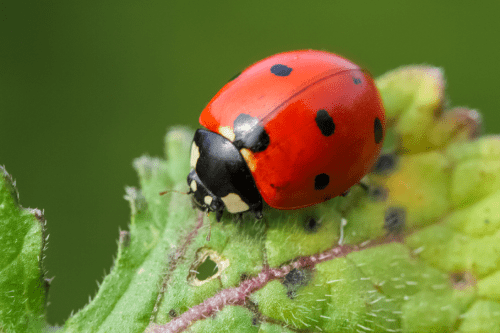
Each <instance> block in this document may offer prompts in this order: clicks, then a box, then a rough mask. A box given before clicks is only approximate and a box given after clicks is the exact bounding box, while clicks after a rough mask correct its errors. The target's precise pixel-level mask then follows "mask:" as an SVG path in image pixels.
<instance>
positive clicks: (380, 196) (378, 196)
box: [368, 186, 389, 202]
mask: <svg viewBox="0 0 500 333" xmlns="http://www.w3.org/2000/svg"><path fill="white" fill-rule="evenodd" d="M368 195H369V196H370V198H371V199H372V200H373V201H379V202H380V201H386V200H387V198H388V197H389V191H388V190H387V189H386V188H385V187H383V186H372V187H370V188H369V191H368Z"/></svg>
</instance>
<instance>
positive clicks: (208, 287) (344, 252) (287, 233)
mask: <svg viewBox="0 0 500 333" xmlns="http://www.w3.org/2000/svg"><path fill="white" fill-rule="evenodd" d="M377 85H378V87H379V89H380V93H381V95H382V98H383V100H384V104H385V107H386V111H387V125H388V128H387V139H386V141H385V147H384V151H383V154H382V155H381V156H380V158H379V160H378V162H377V164H376V165H375V167H374V168H373V170H372V172H370V173H369V174H368V175H367V176H366V177H365V178H364V180H363V182H364V184H366V185H367V186H368V190H365V189H364V188H362V187H361V186H354V187H353V188H352V189H351V191H350V193H349V194H348V195H347V196H346V197H338V198H334V199H332V200H330V201H328V202H325V203H322V204H319V205H315V206H313V207H308V208H304V209H300V210H292V211H280V210H275V209H272V208H269V207H266V208H265V210H264V219H263V220H261V221H256V220H255V218H254V217H253V216H251V214H246V215H244V216H243V217H242V218H241V219H239V218H237V217H234V216H230V214H227V213H226V214H225V215H224V217H223V219H222V221H221V222H220V223H217V222H216V221H215V216H213V214H212V215H210V216H209V217H207V216H206V214H205V213H201V212H198V211H196V210H195V209H193V207H192V204H191V200H190V197H189V196H188V195H186V194H185V193H182V192H183V191H186V190H187V184H186V176H187V173H188V170H189V153H190V146H191V140H192V136H193V132H192V131H190V130H188V129H184V128H174V129H172V130H171V131H169V132H168V134H167V136H166V145H165V147H166V152H165V154H166V158H165V159H163V158H155V157H149V156H143V157H141V158H138V159H137V160H135V161H134V168H135V169H136V171H137V173H138V175H139V181H140V188H127V191H126V196H125V198H126V200H128V201H129V203H130V207H131V215H132V216H131V222H130V226H129V231H122V232H121V233H120V238H119V250H118V255H117V257H116V260H115V262H114V265H113V268H112V270H111V272H110V274H109V275H108V276H106V277H105V278H104V281H103V282H102V284H101V286H100V288H99V291H98V292H97V294H96V295H95V297H94V298H93V299H92V300H91V301H90V303H89V304H88V305H86V306H85V307H84V308H83V309H81V310H80V311H78V312H77V313H76V314H75V315H74V316H72V317H71V318H70V319H69V320H68V321H67V322H66V323H65V326H64V328H63V331H64V332H120V333H122V332H143V331H148V332H187V331H189V332H259V333H263V332H287V333H290V332H301V333H305V332H499V329H498V327H500V291H499V290H500V282H499V281H500V245H499V244H500V242H498V239H500V204H499V203H500V190H499V189H500V139H499V137H497V136H486V137H478V135H479V132H480V122H481V117H480V115H479V113H477V112H476V111H474V110H469V109H467V108H452V109H445V108H444V103H443V100H444V95H445V94H444V75H443V73H442V71H441V70H440V69H437V68H433V67H427V66H410V67H403V68H399V69H397V70H395V71H393V72H390V73H387V74H386V75H384V76H383V77H381V78H379V79H378V80H377ZM4 178H5V177H4ZM164 191H168V192H167V193H166V194H161V193H162V192H164ZM6 193H8V192H6ZM4 196H5V195H4ZM9 198H11V199H10V200H12V195H10V194H9ZM14 198H15V196H14ZM4 201H5V200H4ZM11 206H12V207H17V204H16V203H15V201H13V200H12V205H11ZM3 207H4V206H2V209H3ZM19 212H23V211H22V210H19ZM2 216H3V215H2ZM30 218H31V219H32V220H33V216H32V215H30ZM35 221H36V219H35ZM17 225H18V224H13V226H10V227H9V228H14V226H17ZM37 225H38V226H39V224H37ZM9 230H10V229H9ZM3 234H4V232H2V235H3ZM26 234H28V233H25V234H23V236H22V237H18V236H16V237H13V238H12V240H11V241H10V243H5V244H7V245H5V250H2V251H4V252H5V257H9V256H10V257H12V258H14V257H15V258H19V256H18V255H14V254H13V253H14V252H15V251H14V249H15V248H16V246H17V244H20V242H19V241H18V240H19V239H25V238H26V236H24V235H26ZM38 234H39V235H40V234H41V233H40V231H38ZM208 235H210V236H211V237H210V240H208V239H207V238H208V237H207V236H208ZM39 239H43V238H39ZM40 244H41V243H40ZM40 248H41V247H38V250H40ZM16 253H19V251H18V252H16ZM38 254H39V252H38ZM3 257H4V256H2V258H3ZM11 260H12V259H11ZM36 267H39V266H36ZM37 272H38V273H37V274H38V275H36V276H37V277H38V279H39V280H37V281H41V280H40V276H41V274H40V272H41V271H40V270H38V271H37ZM9 274H10V273H9ZM2 276H4V275H2ZM5 276H7V275H5ZM11 280H12V281H16V282H17V281H18V279H17V277H16V278H15V279H13V278H12V277H10V276H9V281H11ZM19 285H20V286H21V287H26V286H28V285H30V284H29V283H19ZM24 295H26V293H25V294H24ZM2 297H3V296H2ZM2 300H3V299H2ZM42 300H43V298H42ZM16 301H17V299H16ZM22 304H30V303H29V302H22ZM37 304H40V307H38V308H37V309H38V310H39V311H40V312H37V313H43V304H44V303H43V301H40V302H39V303H37ZM16 309H19V307H16ZM0 311H1V310H0ZM26 313H27V312H22V313H18V314H16V316H15V318H14V317H12V318H14V319H12V321H16V322H18V321H19V318H26V317H27V316H28V315H27V314H26ZM28 313H31V312H28ZM0 314H2V315H3V314H4V313H3V312H0ZM2 318H3V317H2ZM9 318H11V317H9ZM37 318H39V319H40V318H41V319H40V322H42V319H43V318H42V317H37ZM3 322H5V320H4V321H3Z"/></svg>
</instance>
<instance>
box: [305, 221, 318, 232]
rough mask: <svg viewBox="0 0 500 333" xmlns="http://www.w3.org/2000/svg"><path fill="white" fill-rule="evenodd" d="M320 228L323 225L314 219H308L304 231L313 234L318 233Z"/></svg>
mask: <svg viewBox="0 0 500 333" xmlns="http://www.w3.org/2000/svg"><path fill="white" fill-rule="evenodd" d="M320 226H321V224H320V223H319V222H318V220H316V218H314V217H308V218H306V220H305V223H304V229H305V230H306V231H307V232H311V233H313V232H316V231H318V229H319V227H320Z"/></svg>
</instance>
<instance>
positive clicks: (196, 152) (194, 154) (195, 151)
mask: <svg viewBox="0 0 500 333" xmlns="http://www.w3.org/2000/svg"><path fill="white" fill-rule="evenodd" d="M199 158H200V148H199V147H198V146H197V145H196V143H194V142H193V144H192V145H191V159H190V160H189V164H190V165H191V168H192V169H196V163H198V159H199Z"/></svg>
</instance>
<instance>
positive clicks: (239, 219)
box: [235, 213, 243, 222]
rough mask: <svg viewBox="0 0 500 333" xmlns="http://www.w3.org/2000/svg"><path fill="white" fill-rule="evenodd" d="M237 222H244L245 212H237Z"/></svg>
mask: <svg viewBox="0 0 500 333" xmlns="http://www.w3.org/2000/svg"><path fill="white" fill-rule="evenodd" d="M235 221H236V222H242V221H243V213H238V214H236V219H235Z"/></svg>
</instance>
